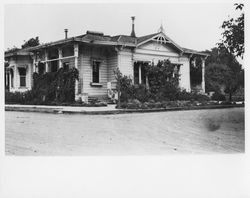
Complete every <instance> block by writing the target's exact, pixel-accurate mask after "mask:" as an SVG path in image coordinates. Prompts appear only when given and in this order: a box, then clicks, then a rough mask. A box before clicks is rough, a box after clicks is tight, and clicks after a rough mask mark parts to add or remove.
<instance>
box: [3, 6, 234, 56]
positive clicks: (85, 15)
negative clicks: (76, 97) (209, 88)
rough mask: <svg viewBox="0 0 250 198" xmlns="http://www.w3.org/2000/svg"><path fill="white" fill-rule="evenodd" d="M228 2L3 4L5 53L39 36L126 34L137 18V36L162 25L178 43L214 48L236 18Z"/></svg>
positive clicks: (48, 39) (48, 38)
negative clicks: (225, 23) (231, 18)
mask: <svg viewBox="0 0 250 198" xmlns="http://www.w3.org/2000/svg"><path fill="white" fill-rule="evenodd" d="M234 8H235V7H234V5H233V2H230V3H187V4H184V3H177V4H174V3H165V4H153V3H150V4H149V3H147V4H146V3H145V4H111V3H106V4H100V3H99V4H87V3H85V4H9V5H8V4H7V5H5V7H4V49H5V50H6V49H7V48H12V47H13V46H16V47H20V46H21V45H22V44H23V43H24V41H25V40H28V39H29V38H32V37H36V36H39V39H40V42H41V43H46V42H51V41H56V40H60V39H63V38H64V29H65V28H67V29H68V30H69V32H68V36H69V37H71V36H77V35H81V34H85V33H86V31H87V30H93V31H101V32H103V33H104V34H106V35H111V36H114V35H118V34H124V35H129V34H130V33H131V18H130V17H131V16H135V17H136V19H135V33H136V36H144V35H147V34H152V33H155V32H157V31H158V29H159V27H160V25H161V23H162V24H163V27H164V29H165V32H166V35H167V36H169V37H170V38H171V39H172V40H173V41H175V42H176V43H177V44H178V45H180V46H182V47H186V48H190V49H194V50H199V51H202V50H206V49H211V48H212V47H215V46H216V43H217V42H219V40H220V39H221V33H222V29H221V28H220V26H221V25H222V22H223V21H224V20H226V19H228V18H229V15H230V16H235V15H237V14H238V12H237V11H235V9H234Z"/></svg>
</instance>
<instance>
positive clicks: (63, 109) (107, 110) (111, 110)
mask: <svg viewBox="0 0 250 198" xmlns="http://www.w3.org/2000/svg"><path fill="white" fill-rule="evenodd" d="M115 106H116V105H115V104H112V105H111V104H110V105H108V106H106V107H74V106H46V105H17V104H15V105H14V104H13V105H5V111H22V112H40V113H59V114H60V113H68V114H92V115H98V114H103V115H104V114H118V113H148V112H162V111H183V110H184V111H187V110H199V109H224V108H234V107H244V104H235V105H209V106H192V107H169V108H158V109H116V108H115Z"/></svg>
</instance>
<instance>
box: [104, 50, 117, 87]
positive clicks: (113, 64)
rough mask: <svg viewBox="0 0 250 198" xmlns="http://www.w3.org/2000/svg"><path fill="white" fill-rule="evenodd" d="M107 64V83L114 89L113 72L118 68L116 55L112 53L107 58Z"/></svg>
mask: <svg viewBox="0 0 250 198" xmlns="http://www.w3.org/2000/svg"><path fill="white" fill-rule="evenodd" d="M107 64H108V82H111V85H112V87H111V88H112V89H114V88H115V82H116V79H115V74H114V71H115V69H116V68H117V66H118V57H117V53H114V54H112V55H109V56H108V57H107Z"/></svg>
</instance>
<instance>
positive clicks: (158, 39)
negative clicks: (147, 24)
mask: <svg viewBox="0 0 250 198" xmlns="http://www.w3.org/2000/svg"><path fill="white" fill-rule="evenodd" d="M149 41H156V42H159V43H161V44H166V43H170V44H172V45H173V46H175V47H176V48H177V49H178V50H179V51H180V52H181V53H183V49H182V48H181V47H180V46H179V45H177V44H176V43H175V42H174V41H173V40H171V39H170V38H169V37H168V36H166V34H164V33H163V32H160V33H159V34H156V35H154V36H152V37H150V38H149V39H147V40H145V41H142V42H140V43H138V44H137V46H136V47H139V46H141V45H143V44H145V43H147V42H149Z"/></svg>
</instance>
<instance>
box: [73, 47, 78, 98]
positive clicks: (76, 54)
mask: <svg viewBox="0 0 250 198" xmlns="http://www.w3.org/2000/svg"><path fill="white" fill-rule="evenodd" d="M74 56H75V68H76V69H78V56H79V45H78V43H75V44H74ZM78 83H79V82H78V80H76V84H75V95H77V94H78Z"/></svg>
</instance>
